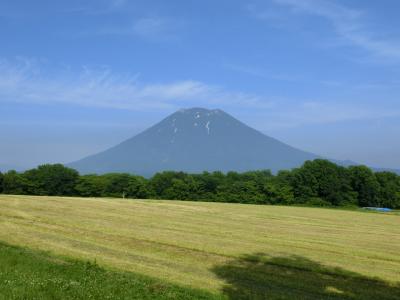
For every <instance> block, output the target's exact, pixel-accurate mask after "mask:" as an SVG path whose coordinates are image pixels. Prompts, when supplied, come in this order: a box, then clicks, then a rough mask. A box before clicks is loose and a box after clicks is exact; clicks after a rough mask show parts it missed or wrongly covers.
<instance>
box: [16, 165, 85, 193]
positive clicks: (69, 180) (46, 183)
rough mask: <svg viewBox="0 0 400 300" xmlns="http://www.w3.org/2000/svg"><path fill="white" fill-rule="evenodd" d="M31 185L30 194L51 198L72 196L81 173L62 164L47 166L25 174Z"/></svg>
mask: <svg viewBox="0 0 400 300" xmlns="http://www.w3.org/2000/svg"><path fill="white" fill-rule="evenodd" d="M23 176H24V177H25V178H26V179H27V180H28V181H29V182H30V183H31V186H30V191H29V193H30V194H34V195H49V196H72V195H74V194H76V191H75V185H76V183H77V182H78V178H79V173H78V172H77V171H75V170H74V169H71V168H67V167H65V166H64V165H62V164H54V165H51V164H45V165H41V166H39V167H37V168H36V169H31V170H28V171H26V172H25V173H23Z"/></svg>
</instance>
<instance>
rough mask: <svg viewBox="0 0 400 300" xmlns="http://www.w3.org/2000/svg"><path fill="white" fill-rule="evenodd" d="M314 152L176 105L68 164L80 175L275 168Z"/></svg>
mask: <svg viewBox="0 0 400 300" xmlns="http://www.w3.org/2000/svg"><path fill="white" fill-rule="evenodd" d="M317 157H318V156H317V155H314V154H311V153H307V152H304V151H301V150H298V149H295V148H293V147H290V146H288V145H286V144H284V143H282V142H280V141H278V140H276V139H274V138H271V137H268V136H266V135H264V134H262V133H261V132H259V131H257V130H255V129H253V128H250V127H249V126H247V125H245V124H243V123H242V122H240V121H238V120H237V119H235V118H234V117H232V116H231V115H229V114H227V113H225V112H224V111H222V110H220V109H212V110H209V109H204V108H197V107H196V108H190V109H181V110H178V111H177V112H175V113H173V114H172V115H170V116H168V117H167V118H165V119H164V120H162V121H161V122H159V123H157V124H156V125H154V126H153V127H151V128H149V129H147V130H145V131H144V132H142V133H140V134H138V135H136V136H134V137H133V138H130V139H128V140H126V141H124V142H122V143H121V144H119V145H117V146H115V147H113V148H111V149H108V150H106V151H104V152H101V153H99V154H96V155H92V156H89V157H87V158H84V159H82V160H80V161H77V162H75V163H72V164H70V166H71V167H73V168H76V169H78V170H79V171H80V172H82V173H106V172H128V173H136V174H141V175H151V174H154V173H155V172H159V171H163V170H175V171H186V172H195V173H197V172H202V171H216V170H219V171H225V172H226V171H247V170H255V169H271V170H272V171H278V170H281V169H288V168H293V167H297V166H300V165H301V164H302V163H303V162H304V161H305V160H308V159H315V158H317Z"/></svg>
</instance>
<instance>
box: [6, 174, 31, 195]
mask: <svg viewBox="0 0 400 300" xmlns="http://www.w3.org/2000/svg"><path fill="white" fill-rule="evenodd" d="M30 187H31V183H30V182H29V181H28V180H27V179H26V178H25V177H24V176H22V175H21V174H19V173H17V172H16V171H14V170H12V171H8V172H7V173H5V174H4V175H3V193H4V194H10V195H25V194H29V190H30Z"/></svg>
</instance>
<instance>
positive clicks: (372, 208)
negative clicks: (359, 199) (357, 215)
mask: <svg viewBox="0 0 400 300" xmlns="http://www.w3.org/2000/svg"><path fill="white" fill-rule="evenodd" d="M363 208H364V209H370V210H376V211H383V212H389V211H392V209H390V208H386V207H363Z"/></svg>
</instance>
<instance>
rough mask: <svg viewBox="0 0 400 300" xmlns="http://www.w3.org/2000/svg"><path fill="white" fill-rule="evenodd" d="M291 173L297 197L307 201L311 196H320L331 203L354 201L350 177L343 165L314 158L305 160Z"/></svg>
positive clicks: (341, 203) (339, 203)
mask: <svg viewBox="0 0 400 300" xmlns="http://www.w3.org/2000/svg"><path fill="white" fill-rule="evenodd" d="M293 174H294V176H293V177H292V186H293V190H294V193H295V197H296V198H298V199H302V200H303V201H305V202H307V201H308V200H309V199H311V198H314V199H315V198H320V199H322V200H323V201H327V202H329V203H330V204H332V205H343V204H348V203H354V202H355V194H354V193H353V192H352V190H351V186H350V178H349V175H348V172H347V170H346V168H344V167H341V166H338V165H336V164H334V163H332V162H330V161H328V160H323V159H316V160H314V161H306V162H305V163H304V165H303V166H302V167H301V168H299V169H296V170H294V172H293Z"/></svg>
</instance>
